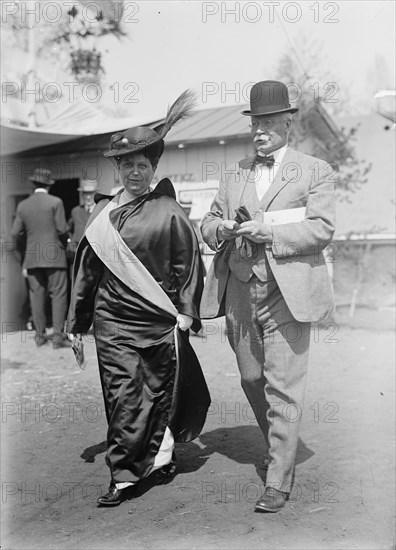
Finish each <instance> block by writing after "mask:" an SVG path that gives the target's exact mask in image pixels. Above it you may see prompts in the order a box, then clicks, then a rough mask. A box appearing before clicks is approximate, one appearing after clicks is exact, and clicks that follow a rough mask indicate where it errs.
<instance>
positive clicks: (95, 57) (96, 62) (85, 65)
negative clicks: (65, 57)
mask: <svg viewBox="0 0 396 550" xmlns="http://www.w3.org/2000/svg"><path fill="white" fill-rule="evenodd" d="M101 58H102V55H101V53H99V52H98V51H96V50H95V49H94V50H84V49H77V50H73V51H72V52H71V53H70V71H71V73H72V74H73V75H74V77H75V78H76V79H77V80H78V81H79V82H92V81H97V80H98V78H99V74H100V73H103V72H104V69H103V66H102V60H101Z"/></svg>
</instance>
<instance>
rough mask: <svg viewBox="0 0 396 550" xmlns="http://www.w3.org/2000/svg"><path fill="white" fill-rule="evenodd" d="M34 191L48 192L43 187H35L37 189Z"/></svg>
mask: <svg viewBox="0 0 396 550" xmlns="http://www.w3.org/2000/svg"><path fill="white" fill-rule="evenodd" d="M34 192H35V193H48V189H44V187H37V189H35V190H34Z"/></svg>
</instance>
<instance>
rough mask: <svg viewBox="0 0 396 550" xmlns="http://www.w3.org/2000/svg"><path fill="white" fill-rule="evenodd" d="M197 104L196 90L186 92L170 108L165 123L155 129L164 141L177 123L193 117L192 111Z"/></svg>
mask: <svg viewBox="0 0 396 550" xmlns="http://www.w3.org/2000/svg"><path fill="white" fill-rule="evenodd" d="M196 103H197V98H196V94H195V92H194V90H190V89H187V90H184V92H183V93H181V94H180V95H179V97H178V98H177V99H176V101H175V102H174V103H172V105H171V106H170V107H169V108H168V112H167V113H166V117H165V121H164V122H163V123H161V124H159V125H158V126H156V127H155V128H153V129H154V130H155V131H156V132H157V134H159V135H160V136H161V138H162V139H164V137H165V136H166V134H167V133H168V132H169V130H170V129H171V128H172V126H173V125H174V124H176V122H179V120H182V119H183V118H186V117H188V116H190V115H192V111H193V109H194V108H195V106H196Z"/></svg>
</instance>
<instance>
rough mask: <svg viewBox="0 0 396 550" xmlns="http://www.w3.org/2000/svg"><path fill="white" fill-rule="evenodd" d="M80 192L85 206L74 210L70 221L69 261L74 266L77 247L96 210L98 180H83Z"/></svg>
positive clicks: (76, 207)
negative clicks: (95, 199)
mask: <svg viewBox="0 0 396 550" xmlns="http://www.w3.org/2000/svg"><path fill="white" fill-rule="evenodd" d="M78 190H79V191H81V192H82V196H83V201H84V204H83V205H78V206H75V207H74V208H73V210H72V211H71V214H70V219H69V221H68V229H69V239H68V244H67V259H68V261H69V263H70V264H73V261H74V256H75V255H76V250H77V245H78V243H79V242H80V240H81V238H82V236H83V235H84V229H85V226H86V225H87V221H88V218H89V216H90V215H91V213H92V212H93V209H94V208H95V201H94V196H95V193H96V192H97V190H98V183H97V181H96V180H82V181H81V187H79V188H78Z"/></svg>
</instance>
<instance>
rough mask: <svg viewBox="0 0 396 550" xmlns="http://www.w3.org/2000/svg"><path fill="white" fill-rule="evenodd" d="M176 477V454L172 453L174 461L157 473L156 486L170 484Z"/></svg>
mask: <svg viewBox="0 0 396 550" xmlns="http://www.w3.org/2000/svg"><path fill="white" fill-rule="evenodd" d="M175 475H176V454H175V453H174V452H173V453H172V460H171V461H170V462H169V464H166V465H165V466H162V468H159V469H158V470H156V471H155V476H156V477H155V483H156V485H164V484H165V483H169V482H170V481H172V479H173V478H174V477H175Z"/></svg>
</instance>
